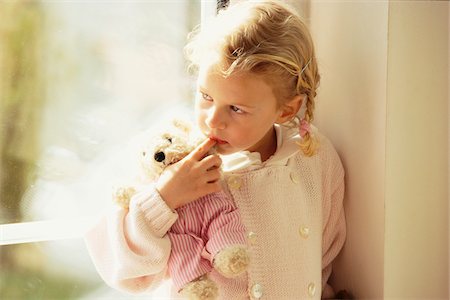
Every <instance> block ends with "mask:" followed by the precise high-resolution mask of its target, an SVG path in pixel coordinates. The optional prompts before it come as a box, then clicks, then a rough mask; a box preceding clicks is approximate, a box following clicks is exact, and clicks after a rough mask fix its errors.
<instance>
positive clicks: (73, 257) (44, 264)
mask: <svg viewBox="0 0 450 300" xmlns="http://www.w3.org/2000/svg"><path fill="white" fill-rule="evenodd" d="M0 253H1V258H2V260H1V268H0V298H1V299H55V300H56V299H82V300H98V299H108V300H109V299H111V300H113V299H147V300H148V299H167V296H168V295H169V292H168V288H169V285H168V284H169V283H165V284H163V285H162V286H161V287H159V288H157V289H156V290H155V291H154V292H152V294H151V295H145V296H144V295H140V296H132V295H129V294H125V293H123V292H119V291H117V290H114V289H112V288H110V287H109V286H107V285H106V284H105V283H104V282H103V280H102V279H101V278H100V276H99V275H98V273H97V272H96V270H95V268H94V265H93V264H92V262H91V259H90V257H89V253H88V251H87V250H86V247H85V245H84V242H83V240H82V239H72V240H61V241H51V242H41V243H28V244H20V245H8V246H0Z"/></svg>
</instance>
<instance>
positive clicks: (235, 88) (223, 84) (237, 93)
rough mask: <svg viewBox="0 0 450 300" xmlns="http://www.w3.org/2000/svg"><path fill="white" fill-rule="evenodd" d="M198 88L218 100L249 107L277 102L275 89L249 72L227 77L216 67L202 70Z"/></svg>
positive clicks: (257, 75)
mask: <svg viewBox="0 0 450 300" xmlns="http://www.w3.org/2000/svg"><path fill="white" fill-rule="evenodd" d="M198 86H199V89H200V90H201V91H202V92H204V93H208V94H209V96H211V97H213V98H218V100H221V99H226V100H227V101H232V102H245V103H248V104H249V105H251V104H254V105H256V104H260V103H261V102H266V101H267V102H269V103H270V102H276V98H275V96H274V93H273V89H272V87H271V86H270V85H269V84H268V83H267V81H266V80H264V78H263V76H262V75H259V74H256V73H253V72H249V71H239V72H236V73H232V74H231V75H229V76H227V77H225V76H224V75H223V74H222V73H221V72H220V69H218V68H217V67H214V66H212V67H210V68H208V69H204V70H201V69H200V73H199V78H198Z"/></svg>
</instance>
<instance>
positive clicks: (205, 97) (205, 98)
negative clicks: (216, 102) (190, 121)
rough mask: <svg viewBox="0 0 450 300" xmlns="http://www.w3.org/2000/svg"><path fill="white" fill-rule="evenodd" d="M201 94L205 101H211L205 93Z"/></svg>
mask: <svg viewBox="0 0 450 300" xmlns="http://www.w3.org/2000/svg"><path fill="white" fill-rule="evenodd" d="M201 94H202V98H203V99H204V100H206V101H212V98H211V96H209V95H208V94H205V93H201Z"/></svg>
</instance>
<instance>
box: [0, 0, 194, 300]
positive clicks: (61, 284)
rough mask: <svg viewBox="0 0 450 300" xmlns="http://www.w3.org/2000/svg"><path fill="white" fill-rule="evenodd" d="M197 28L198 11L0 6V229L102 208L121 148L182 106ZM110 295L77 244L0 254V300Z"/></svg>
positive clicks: (111, 4)
mask: <svg viewBox="0 0 450 300" xmlns="http://www.w3.org/2000/svg"><path fill="white" fill-rule="evenodd" d="M199 22H200V0H197V1H196V0H190V1H163V0H161V1H38V0H32V1H26V0H23V1H0V224H11V223H16V224H18V223H23V224H27V223H26V222H32V221H49V220H50V221H51V220H63V221H64V220H73V223H74V224H76V223H77V222H78V221H79V222H83V220H84V219H83V217H86V216H95V215H98V214H99V213H100V212H101V211H102V209H103V208H104V206H105V205H108V201H109V199H110V196H109V192H110V190H111V182H112V181H113V180H114V176H115V174H117V173H118V172H119V171H120V170H118V169H117V168H118V164H116V162H117V163H118V160H120V159H121V157H120V155H121V153H122V152H121V150H122V148H123V146H124V145H126V144H127V142H128V141H129V139H130V137H131V136H133V134H135V133H136V132H138V131H140V130H142V129H145V128H146V127H147V126H149V125H150V124H154V123H155V122H157V120H158V118H160V117H161V114H162V112H163V111H164V112H167V111H172V112H173V111H174V110H179V109H180V107H181V108H182V107H186V108H188V107H189V106H190V103H191V99H192V91H193V90H192V86H193V83H194V81H193V79H192V78H190V77H189V76H188V73H187V72H186V62H185V61H184V58H183V52H182V51H183V45H184V44H185V42H186V37H187V34H188V32H189V31H191V30H192V29H193V28H194V27H195V25H197V24H198V23H199ZM119 173H120V172H119ZM30 224H31V225H30ZM30 224H29V225H28V226H29V227H28V229H33V225H32V224H33V223H30ZM36 224H37V223H36ZM81 225H82V224H80V226H81ZM75 226H76V225H75ZM60 230H62V231H64V228H61V229H60ZM0 233H1V234H3V231H2V232H0ZM42 234H44V233H42ZM38 235H39V233H38ZM2 238H4V237H3V236H2ZM32 238H33V237H32ZM111 293H112V294H111ZM113 294H114V292H113V291H111V290H109V289H107V288H106V287H105V286H104V285H103V284H102V282H101V279H100V278H99V277H98V275H97V273H96V272H95V270H94V267H93V265H92V263H91V261H90V258H89V256H88V253H87V251H86V249H85V247H84V244H83V241H82V239H64V236H63V237H62V240H55V241H50V242H31V243H22V244H15V245H14V244H13V245H3V246H0V298H2V299H91V298H92V299H99V298H102V297H105V299H109V298H111V297H113V296H112V295H113ZM118 297H120V296H119V295H118V294H117V295H115V296H114V299H118Z"/></svg>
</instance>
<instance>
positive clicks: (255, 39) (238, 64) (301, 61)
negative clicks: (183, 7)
mask: <svg viewBox="0 0 450 300" xmlns="http://www.w3.org/2000/svg"><path fill="white" fill-rule="evenodd" d="M185 54H186V56H187V59H188V60H189V61H190V69H194V70H198V68H199V66H201V65H202V64H203V63H208V64H211V62H215V63H216V64H217V65H220V66H221V67H222V70H221V72H222V74H223V76H225V77H226V76H230V75H231V74H233V73H235V72H239V71H249V72H253V73H256V74H259V75H263V78H264V79H265V80H266V81H267V82H268V83H269V84H270V85H271V87H272V88H273V91H274V94H275V96H276V97H277V100H278V105H279V106H281V105H283V104H284V103H285V102H286V101H288V100H290V99H292V98H293V97H294V96H296V95H304V96H305V97H304V101H306V103H305V107H306V110H305V115H304V117H303V118H302V117H300V119H305V120H306V121H307V122H308V123H311V122H312V121H313V119H314V98H315V96H316V94H317V93H316V90H317V88H318V85H319V82H320V76H319V73H318V68H317V62H316V58H315V53H314V45H313V41H312V38H311V35H310V33H309V30H308V28H307V27H306V25H305V24H304V23H303V22H302V20H301V18H300V17H299V16H298V14H297V13H296V12H295V11H294V10H293V9H291V8H290V7H288V6H287V5H285V4H282V3H280V2H276V1H259V2H240V3H237V4H235V5H233V6H231V7H229V8H228V9H226V10H222V11H220V12H219V13H218V15H217V17H216V18H214V19H213V20H212V21H211V22H209V23H208V24H205V25H204V26H203V27H201V28H200V27H199V28H197V29H196V30H194V31H193V32H192V33H191V35H190V36H189V42H188V44H187V45H186V47H185ZM299 145H300V148H301V150H302V151H303V153H304V154H305V155H307V156H312V155H314V154H315V152H316V150H317V147H318V141H317V140H316V137H315V136H314V135H313V134H312V133H310V132H309V133H306V135H305V136H304V137H303V139H302V141H301V143H300V144H299Z"/></svg>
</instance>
